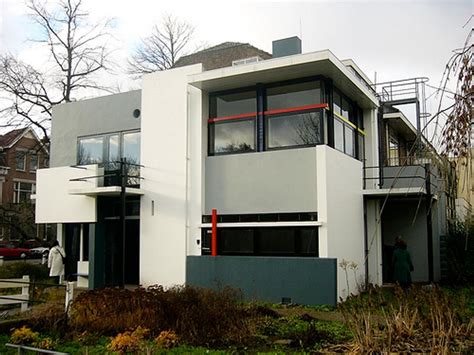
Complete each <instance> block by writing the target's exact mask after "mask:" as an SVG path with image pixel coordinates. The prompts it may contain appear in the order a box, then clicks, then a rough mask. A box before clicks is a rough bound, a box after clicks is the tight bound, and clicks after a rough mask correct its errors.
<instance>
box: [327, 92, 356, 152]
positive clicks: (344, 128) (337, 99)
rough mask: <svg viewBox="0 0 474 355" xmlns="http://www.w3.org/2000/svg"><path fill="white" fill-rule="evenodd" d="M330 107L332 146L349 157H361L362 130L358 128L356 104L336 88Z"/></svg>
mask: <svg viewBox="0 0 474 355" xmlns="http://www.w3.org/2000/svg"><path fill="white" fill-rule="evenodd" d="M332 109H333V116H334V148H336V149H337V150H339V151H341V152H343V153H345V154H347V155H350V156H351V157H358V158H359V159H363V157H362V155H363V154H362V153H361V147H360V145H362V146H363V131H362V130H361V129H360V128H358V125H359V126H360V121H361V115H360V112H359V110H358V109H357V106H356V105H354V104H353V103H351V102H350V101H349V100H348V99H347V98H346V97H345V96H344V95H343V94H341V93H340V92H339V91H338V90H337V89H334V91H333V106H332ZM356 134H357V135H356ZM359 136H360V137H361V139H360V138H359ZM361 140H362V142H361Z"/></svg>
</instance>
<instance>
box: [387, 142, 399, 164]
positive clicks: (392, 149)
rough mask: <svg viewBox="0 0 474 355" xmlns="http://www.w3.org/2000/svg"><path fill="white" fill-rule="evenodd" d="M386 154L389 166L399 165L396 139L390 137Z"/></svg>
mask: <svg viewBox="0 0 474 355" xmlns="http://www.w3.org/2000/svg"><path fill="white" fill-rule="evenodd" d="M388 154H389V161H388V165H390V166H397V165H399V159H398V157H399V154H398V141H397V139H396V138H393V137H390V142H389V152H388Z"/></svg>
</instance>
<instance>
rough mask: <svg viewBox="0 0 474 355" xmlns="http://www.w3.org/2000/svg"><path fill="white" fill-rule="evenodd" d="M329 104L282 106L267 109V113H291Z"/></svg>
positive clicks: (324, 106) (325, 106)
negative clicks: (275, 108)
mask: <svg viewBox="0 0 474 355" xmlns="http://www.w3.org/2000/svg"><path fill="white" fill-rule="evenodd" d="M327 107H328V104H315V105H305V106H296V107H288V108H281V109H278V110H269V111H265V112H264V114H265V115H276V114H279V113H290V112H296V111H304V110H313V109H317V108H327Z"/></svg>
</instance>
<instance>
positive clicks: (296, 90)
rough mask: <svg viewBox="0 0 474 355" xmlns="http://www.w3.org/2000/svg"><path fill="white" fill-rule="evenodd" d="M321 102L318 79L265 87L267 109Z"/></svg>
mask: <svg viewBox="0 0 474 355" xmlns="http://www.w3.org/2000/svg"><path fill="white" fill-rule="evenodd" d="M319 103H321V85H320V82H319V81H311V82H307V83H299V84H292V85H285V86H277V87H273V88H269V89H267V110H276V109H280V108H288V107H297V106H306V105H314V104H319Z"/></svg>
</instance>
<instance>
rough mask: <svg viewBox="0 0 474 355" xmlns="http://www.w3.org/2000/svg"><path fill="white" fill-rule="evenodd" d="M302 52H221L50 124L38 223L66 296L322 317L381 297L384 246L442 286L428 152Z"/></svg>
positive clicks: (349, 78) (59, 113) (350, 76)
mask: <svg viewBox="0 0 474 355" xmlns="http://www.w3.org/2000/svg"><path fill="white" fill-rule="evenodd" d="M300 48H301V43H300V42H299V40H298V39H297V38H291V39H286V40H283V41H277V42H275V43H274V50H273V56H272V55H270V54H268V53H265V52H263V51H260V50H258V49H256V48H254V47H251V46H249V45H246V44H239V43H224V44H222V45H219V46H216V47H213V48H210V49H207V50H205V51H203V52H199V53H198V55H194V56H189V57H185V58H184V59H183V60H182V61H181V63H180V62H178V66H177V67H175V68H173V69H169V70H165V71H161V72H156V73H153V74H148V75H145V76H144V77H143V83H142V89H141V90H139V91H132V92H128V93H122V94H117V95H111V96H105V97H99V98H95V99H91V100H84V101H79V102H74V103H68V104H63V105H59V106H57V107H55V108H54V110H53V123H52V134H51V163H50V165H51V168H49V169H40V170H39V171H38V173H37V193H36V221H37V223H58V226H59V228H58V239H59V240H61V242H62V244H63V245H64V246H65V248H66V252H67V253H68V255H69V256H70V257H69V258H68V260H70V264H69V265H68V266H67V268H68V273H69V274H70V275H72V276H77V278H78V284H79V285H82V286H88V287H90V288H98V287H104V286H117V285H119V286H120V285H123V284H124V283H125V284H136V285H138V284H139V285H144V286H148V285H153V284H161V285H164V286H172V285H181V284H192V285H198V286H206V287H222V286H224V285H231V286H234V287H238V288H241V289H242V290H243V293H244V296H245V297H246V298H260V299H266V300H270V301H278V302H279V301H281V300H288V299H291V300H292V302H297V303H307V304H317V303H330V304H333V303H335V302H337V300H338V299H339V298H341V297H342V298H344V297H346V296H347V295H348V293H350V292H357V289H358V284H364V283H365V282H371V283H374V284H383V283H385V282H390V281H391V280H390V279H391V272H390V260H389V259H390V248H389V247H388V246H390V245H393V242H394V240H395V238H396V236H398V235H402V237H403V238H405V239H406V240H407V242H408V249H409V251H410V252H411V253H412V255H413V259H414V263H415V271H414V273H413V279H414V280H415V281H421V282H428V281H433V280H437V279H439V278H440V255H439V240H440V235H442V234H443V233H444V230H445V228H446V227H445V222H444V221H445V206H444V203H445V202H444V201H445V193H444V190H443V188H442V184H440V180H439V179H438V175H437V172H436V170H435V168H434V167H433V166H434V164H433V159H435V158H433V156H430V157H427V156H426V155H424V156H421V153H420V152H421V149H418V148H419V147H422V146H427V143H426V142H425V141H424V140H423V138H422V136H421V135H419V131H418V130H417V129H416V128H414V127H413V125H412V124H411V123H410V121H409V120H408V119H407V118H406V117H405V116H404V115H403V113H402V112H401V111H399V110H398V109H396V108H395V107H394V105H392V104H391V103H393V102H394V101H395V99H394V98H393V97H391V96H390V95H389V96H388V98H387V97H385V98H384V97H383V96H380V95H377V94H376V91H375V90H374V88H373V86H372V83H371V82H370V80H369V79H368V78H367V76H366V75H365V74H364V73H363V72H362V71H361V70H360V69H359V68H358V67H357V65H356V64H355V63H354V62H353V61H352V60H340V59H338V58H337V57H336V56H335V55H334V54H333V53H332V52H331V51H329V50H322V51H317V52H312V53H303V54H302V53H301V51H300ZM209 58H211V59H212V60H208V59H209ZM219 58H221V59H222V58H225V60H226V61H227V62H226V63H224V64H222V63H220V62H219ZM232 61H234V63H233V65H232ZM412 84H413V85H418V84H419V83H412V82H409V83H408V84H407V85H412ZM418 128H419V127H418ZM420 142H422V143H420ZM416 147H418V148H416ZM415 148H416V149H417V150H415ZM121 158H126V161H125V164H124V165H123V166H124V170H123V171H122V173H123V174H122V175H120V174H121V170H120V169H121V165H120V159H121ZM125 173H126V175H127V177H126V178H123V176H124V175H125ZM122 178H123V182H124V183H123V184H122ZM122 185H123V186H122ZM343 261H347V262H350V263H351V264H350V266H349V269H347V270H344V268H343V267H341V266H340V265H341V262H343ZM346 271H347V272H346ZM347 285H349V289H347V288H348V287H347Z"/></svg>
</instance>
